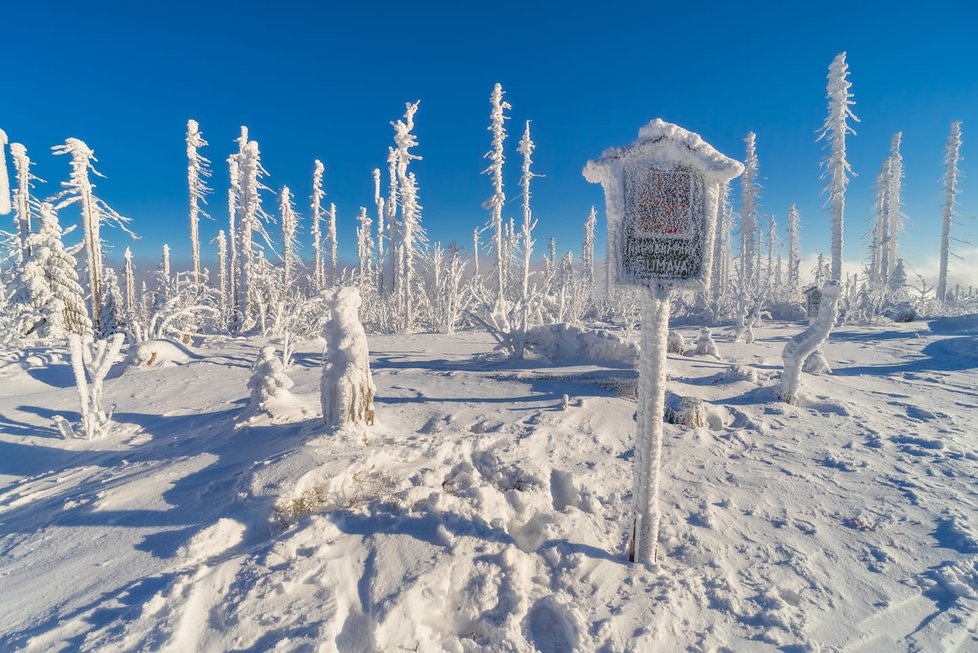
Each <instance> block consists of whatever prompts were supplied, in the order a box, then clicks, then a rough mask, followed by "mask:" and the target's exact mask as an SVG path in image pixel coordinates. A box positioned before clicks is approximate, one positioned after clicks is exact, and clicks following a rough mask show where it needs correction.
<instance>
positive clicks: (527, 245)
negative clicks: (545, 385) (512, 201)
mask: <svg viewBox="0 0 978 653" xmlns="http://www.w3.org/2000/svg"><path fill="white" fill-rule="evenodd" d="M534 149H536V145H535V144H534V143H533V140H532V139H531V138H530V121H529V120H527V121H526V128H525V130H524V131H523V137H522V138H521V139H520V145H519V148H518V149H517V151H518V152H519V153H520V154H522V155H523V174H522V176H521V177H520V186H522V188H523V224H522V228H521V229H520V238H521V241H522V242H521V244H520V249H521V250H522V253H523V260H522V266H521V268H520V325H519V328H520V329H521V330H523V331H524V332H525V331H526V329H528V328H529V326H530V324H529V320H530V257H531V256H532V255H533V244H534V240H533V228H534V227H536V220H534V219H533V211H532V209H531V208H530V199H531V196H532V195H531V193H530V182H531V181H533V178H534V177H537V176H538V175H536V174H534V173H533V171H532V170H531V169H530V167H531V165H532V164H533V150H534ZM591 214H592V215H593V214H594V208H593V207H592V208H591ZM592 231H593V230H592ZM585 247H587V245H586V244H585ZM592 256H593V242H592ZM592 260H593V259H592ZM522 356H523V351H522V347H521V348H520V351H519V352H518V354H517V358H522Z"/></svg>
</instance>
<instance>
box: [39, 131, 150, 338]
mask: <svg viewBox="0 0 978 653" xmlns="http://www.w3.org/2000/svg"><path fill="white" fill-rule="evenodd" d="M52 150H53V151H54V154H55V155H62V154H67V155H69V156H70V157H71V162H70V165H71V174H70V175H69V177H68V181H63V182H61V186H62V187H63V188H64V190H62V191H61V192H60V193H58V194H57V195H55V196H54V197H53V198H51V199H52V201H58V204H57V205H56V206H55V209H57V210H60V209H62V208H64V207H65V206H68V205H69V204H74V203H75V202H77V203H79V204H80V205H81V214H82V230H83V232H84V236H83V237H84V243H85V266H86V268H87V269H88V290H89V293H90V297H91V309H92V310H91V314H92V316H93V319H94V321H95V329H96V331H98V330H99V324H98V319H99V316H100V315H101V313H102V300H101V289H102V268H103V262H102V237H101V226H102V223H103V222H108V223H110V224H115V225H116V226H118V227H120V228H121V229H122V230H123V231H125V232H126V233H128V234H129V235H130V236H132V237H133V238H135V237H136V235H135V234H133V233H132V232H131V231H129V229H127V228H126V224H127V223H128V222H129V218H127V217H125V216H122V215H120V214H119V213H117V212H116V211H115V209H113V208H112V207H110V206H109V205H108V204H106V203H105V202H103V201H102V200H101V199H99V198H98V197H96V196H95V194H94V192H93V191H94V189H95V185H94V184H93V183H92V182H91V180H90V179H89V176H88V175H89V172H91V173H92V174H95V175H98V176H102V175H100V174H99V172H98V171H97V170H95V167H94V166H93V165H92V162H93V161H97V160H98V159H96V158H95V153H94V152H92V150H91V148H89V147H88V145H86V144H85V143H84V142H83V141H80V140H78V139H77V138H69V139H68V140H66V141H65V143H64V145H58V146H55V147H54V148H52Z"/></svg>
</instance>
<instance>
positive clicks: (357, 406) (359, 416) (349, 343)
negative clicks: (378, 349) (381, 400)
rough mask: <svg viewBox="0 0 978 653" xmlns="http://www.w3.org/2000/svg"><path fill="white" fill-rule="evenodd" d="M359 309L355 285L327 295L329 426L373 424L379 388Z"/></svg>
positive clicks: (323, 389)
mask: <svg viewBox="0 0 978 653" xmlns="http://www.w3.org/2000/svg"><path fill="white" fill-rule="evenodd" d="M359 308H360V293H359V292H358V291H357V289H356V288H351V287H343V288H337V289H335V290H333V291H331V292H330V293H329V295H328V310H329V320H327V322H326V325H325V327H324V328H323V337H324V338H325V340H326V348H325V351H324V353H323V377H322V382H321V385H320V393H321V395H320V396H321V400H322V405H323V421H324V422H325V424H326V427H327V428H329V429H338V428H340V427H343V426H346V425H348V424H364V425H367V426H370V425H373V423H374V393H375V392H376V391H377V388H376V386H374V382H373V379H372V378H371V376H370V359H369V354H370V351H369V349H368V347H367V334H366V332H365V331H364V329H363V325H362V324H361V323H360V318H359V316H358V314H357V309H359Z"/></svg>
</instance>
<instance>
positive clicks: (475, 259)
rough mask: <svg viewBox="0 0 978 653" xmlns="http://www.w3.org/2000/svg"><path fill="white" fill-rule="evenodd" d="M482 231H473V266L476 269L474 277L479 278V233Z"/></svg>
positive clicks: (476, 229) (477, 229)
mask: <svg viewBox="0 0 978 653" xmlns="http://www.w3.org/2000/svg"><path fill="white" fill-rule="evenodd" d="M481 231H482V230H481V229H479V227H476V228H475V229H473V230H472V265H473V267H474V272H473V276H474V277H475V278H476V279H478V278H479V233H480V232H481Z"/></svg>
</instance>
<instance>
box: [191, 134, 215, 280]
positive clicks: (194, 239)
mask: <svg viewBox="0 0 978 653" xmlns="http://www.w3.org/2000/svg"><path fill="white" fill-rule="evenodd" d="M205 145H207V141H205V140H204V137H203V135H202V134H201V133H200V127H199V125H198V124H197V121H196V120H188V121H187V188H188V190H189V194H190V253H191V256H192V257H193V263H194V283H196V284H200V283H201V277H200V229H199V223H200V216H205V217H207V213H205V212H204V211H203V210H202V209H201V208H200V205H201V204H206V203H207V200H206V198H205V196H206V195H207V194H208V193H210V189H209V188H208V187H207V184H206V183H205V179H206V178H207V177H210V176H211V171H210V161H208V160H207V159H206V158H204V157H203V156H201V154H200V153H199V152H198V151H197V149H198V148H201V147H204V146H205Z"/></svg>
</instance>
